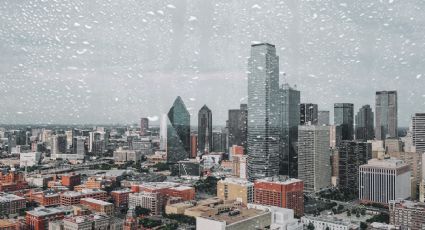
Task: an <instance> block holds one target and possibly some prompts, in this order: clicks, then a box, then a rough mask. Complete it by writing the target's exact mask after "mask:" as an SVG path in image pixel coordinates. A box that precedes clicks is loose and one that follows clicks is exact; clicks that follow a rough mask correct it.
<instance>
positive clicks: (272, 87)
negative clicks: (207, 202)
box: [248, 43, 279, 180]
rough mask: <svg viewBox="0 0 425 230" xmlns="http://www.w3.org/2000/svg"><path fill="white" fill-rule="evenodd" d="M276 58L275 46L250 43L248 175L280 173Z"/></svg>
mask: <svg viewBox="0 0 425 230" xmlns="http://www.w3.org/2000/svg"><path fill="white" fill-rule="evenodd" d="M278 97H279V57H278V56H277V55H276V48H275V46H274V45H271V44H268V43H261V44H254V45H252V46H251V57H250V58H249V61H248V178H249V179H250V180H255V179H258V178H264V177H270V176H277V175H278V174H279V115H278V113H279V111H278V110H279V108H278V107H279V106H278V99H279V98H278Z"/></svg>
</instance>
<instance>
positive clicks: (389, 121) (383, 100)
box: [375, 91, 398, 140]
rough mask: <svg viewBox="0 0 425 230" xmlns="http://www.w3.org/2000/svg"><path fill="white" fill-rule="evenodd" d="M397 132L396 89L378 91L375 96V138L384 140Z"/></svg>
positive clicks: (396, 135) (394, 135) (395, 135)
mask: <svg viewBox="0 0 425 230" xmlns="http://www.w3.org/2000/svg"><path fill="white" fill-rule="evenodd" d="M387 137H398V134H397V91H378V92H376V97H375V138H376V139H378V140H385V138H387Z"/></svg>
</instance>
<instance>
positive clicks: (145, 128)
mask: <svg viewBox="0 0 425 230" xmlns="http://www.w3.org/2000/svg"><path fill="white" fill-rule="evenodd" d="M148 134H149V119H148V118H146V117H142V118H140V136H146V135H148Z"/></svg>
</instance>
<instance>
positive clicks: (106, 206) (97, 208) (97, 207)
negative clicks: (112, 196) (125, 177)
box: [80, 198, 114, 216]
mask: <svg viewBox="0 0 425 230" xmlns="http://www.w3.org/2000/svg"><path fill="white" fill-rule="evenodd" d="M80 202H81V205H84V206H86V207H88V208H89V209H90V210H92V211H93V212H102V213H105V214H106V215H109V216H112V215H113V214H114V205H113V204H112V203H109V202H106V201H103V200H96V199H93V198H82V199H81V201H80Z"/></svg>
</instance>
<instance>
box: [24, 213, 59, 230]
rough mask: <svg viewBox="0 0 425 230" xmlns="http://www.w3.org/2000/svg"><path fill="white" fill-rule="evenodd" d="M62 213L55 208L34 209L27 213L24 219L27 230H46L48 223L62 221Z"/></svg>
mask: <svg viewBox="0 0 425 230" xmlns="http://www.w3.org/2000/svg"><path fill="white" fill-rule="evenodd" d="M63 218H64V212H63V211H62V210H61V209H57V208H36V209H34V210H32V211H27V215H26V217H25V222H26V229H27V230H48V229H49V222H51V221H55V220H62V219H63Z"/></svg>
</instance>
